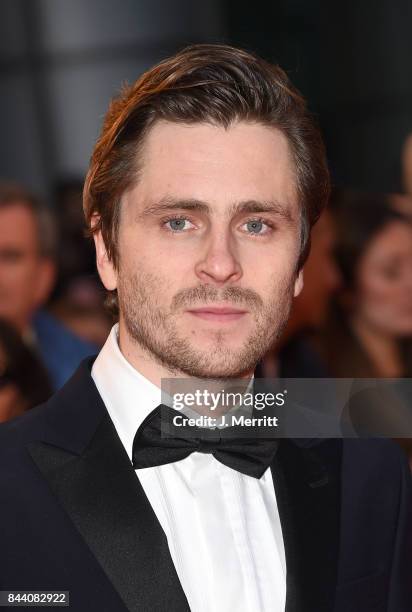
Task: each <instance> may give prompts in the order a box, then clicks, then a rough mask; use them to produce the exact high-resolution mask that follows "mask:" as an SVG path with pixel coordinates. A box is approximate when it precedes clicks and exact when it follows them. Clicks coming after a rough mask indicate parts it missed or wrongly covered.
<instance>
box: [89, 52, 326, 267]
mask: <svg viewBox="0 0 412 612" xmlns="http://www.w3.org/2000/svg"><path fill="white" fill-rule="evenodd" d="M160 119H163V120H167V121H173V122H181V123H186V124H187V123H201V122H203V123H213V124H217V125H222V126H224V127H226V128H227V127H229V126H230V125H231V124H232V123H233V122H235V121H237V120H245V121H251V122H258V123H262V124H264V125H268V126H272V127H276V128H278V129H279V130H281V131H282V132H283V133H284V134H285V136H286V137H287V139H288V142H289V145H290V148H291V151H292V155H293V159H294V162H295V166H296V176H297V189H298V193H299V197H300V200H301V204H302V221H303V222H302V224H301V225H302V228H301V255H300V259H299V267H301V266H302V265H303V263H304V261H305V259H306V257H307V255H308V252H309V247H310V228H311V226H312V225H313V224H314V223H315V222H316V221H317V219H318V217H319V215H320V213H321V211H322V209H323V207H324V205H325V203H326V201H327V198H328V195H329V173H328V168H327V163H326V156H325V150H324V146H323V143H322V138H321V136H320V133H319V130H318V128H317V127H316V125H315V123H314V121H313V119H312V117H311V116H310V114H309V112H308V110H307V108H306V104H305V101H304V99H303V98H302V96H301V95H300V93H299V92H298V91H297V90H296V89H295V88H294V86H293V85H292V84H291V83H290V81H289V79H288V77H287V76H286V74H285V73H284V72H283V70H281V68H279V67H278V66H274V65H271V64H269V63H268V62H266V61H264V60H262V59H260V58H259V57H257V56H255V55H253V54H251V53H248V52H246V51H243V50H241V49H236V48H234V47H230V46H227V45H211V44H201V45H194V46H191V47H187V48H186V49H183V50H182V51H180V52H179V53H177V54H176V55H175V56H173V57H171V58H169V59H166V60H164V61H163V62H161V63H160V64H158V65H157V66H155V67H153V68H152V69H150V70H149V71H148V72H146V73H144V74H143V75H142V76H141V77H140V79H138V80H137V81H136V82H135V83H134V84H133V85H131V86H128V87H126V88H124V89H123V91H122V92H121V94H120V96H119V97H118V98H115V99H114V100H113V101H112V102H111V104H110V107H109V110H108V112H107V115H106V117H105V120H104V123H103V128H102V133H101V135H100V138H99V139H98V141H97V143H96V146H95V149H94V151H93V155H92V158H91V162H90V168H89V172H88V174H87V177H86V182H85V186H84V193H83V206H84V212H85V216H86V222H87V224H88V226H89V227H90V228H91V233H94V232H96V231H99V230H101V232H102V235H103V239H104V242H105V245H106V248H107V252H108V256H109V257H110V258H111V259H112V261H113V263H114V265H117V263H118V253H117V248H116V239H117V229H118V224H119V212H120V198H121V196H122V194H123V193H124V192H125V191H126V190H127V189H129V188H130V187H132V185H133V184H134V183H136V181H137V180H138V173H139V166H138V159H139V151H140V150H141V148H142V144H143V142H144V138H145V136H146V135H147V133H148V131H149V129H150V128H151V126H153V124H154V123H155V122H156V121H157V120H160ZM94 215H97V223H96V224H95V225H94V226H93V227H92V218H93V216H94Z"/></svg>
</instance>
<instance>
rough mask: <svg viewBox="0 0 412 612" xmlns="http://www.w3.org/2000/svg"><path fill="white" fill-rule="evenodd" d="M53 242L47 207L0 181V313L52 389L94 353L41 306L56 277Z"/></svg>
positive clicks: (53, 237) (25, 192)
mask: <svg viewBox="0 0 412 612" xmlns="http://www.w3.org/2000/svg"><path fill="white" fill-rule="evenodd" d="M56 247H57V236H56V231H55V226H54V220H53V217H52V216H51V214H50V212H49V211H48V210H47V209H46V208H45V207H44V206H42V205H41V204H40V202H38V201H37V200H36V199H35V198H34V197H33V196H32V195H31V194H30V193H29V192H27V191H26V190H25V189H23V188H22V187H20V186H19V185H15V184H12V183H4V182H3V183H0V317H2V318H4V319H5V320H7V321H9V322H10V323H12V324H13V325H14V326H15V327H16V328H17V330H18V331H19V332H20V334H21V336H22V338H23V339H24V340H25V341H26V342H27V343H28V344H29V345H31V346H32V347H33V348H35V349H36V350H37V352H38V354H39V355H40V357H41V359H42V361H43V363H44V365H45V367H46V369H47V370H48V372H49V376H50V379H51V382H52V385H53V387H54V389H58V388H60V387H61V386H62V385H63V383H64V382H65V381H66V380H67V379H68V378H69V376H70V375H71V374H72V373H73V371H74V370H75V368H76V366H77V365H78V362H79V360H81V359H83V358H84V357H86V356H88V355H91V354H93V353H95V352H96V347H95V346H94V345H93V344H90V343H87V342H84V341H83V340H81V339H80V338H78V337H77V336H76V335H75V334H73V333H72V332H71V331H69V330H68V329H67V328H66V327H65V326H63V325H62V324H61V323H60V322H59V321H58V320H57V319H56V318H54V317H52V316H51V315H50V314H49V313H47V312H46V311H45V310H43V308H42V307H43V306H44V304H45V303H46V302H47V299H48V297H49V295H50V293H51V291H52V288H53V284H54V281H55V277H56V265H55V253H56Z"/></svg>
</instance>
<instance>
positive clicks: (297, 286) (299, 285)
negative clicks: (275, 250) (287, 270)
mask: <svg viewBox="0 0 412 612" xmlns="http://www.w3.org/2000/svg"><path fill="white" fill-rule="evenodd" d="M302 289H303V268H301V269H300V270H299V273H298V275H297V277H296V280H295V289H294V292H293V297H297V296H298V295H299V293H300V292H301V291H302Z"/></svg>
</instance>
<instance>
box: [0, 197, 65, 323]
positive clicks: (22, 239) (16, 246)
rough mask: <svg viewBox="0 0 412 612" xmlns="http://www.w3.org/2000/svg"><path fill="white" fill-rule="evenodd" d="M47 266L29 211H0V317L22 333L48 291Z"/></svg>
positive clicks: (16, 208)
mask: <svg viewBox="0 0 412 612" xmlns="http://www.w3.org/2000/svg"><path fill="white" fill-rule="evenodd" d="M51 266H52V264H51V262H48V261H46V260H45V259H44V258H42V257H40V255H39V246H38V234H37V228H36V222H35V219H34V216H33V213H32V212H31V211H30V210H29V208H28V207H27V206H26V205H25V204H24V203H19V202H16V203H13V204H10V205H6V206H4V207H0V316H1V317H4V318H5V319H7V320H8V321H10V322H11V323H13V324H14V325H15V326H16V327H18V328H19V329H21V330H22V331H23V330H25V328H26V327H27V326H28V324H29V320H30V317H31V315H32V313H33V311H34V310H35V309H36V308H37V307H38V306H39V305H40V304H41V302H42V301H43V300H44V299H45V298H46V295H47V293H48V291H49V289H50V284H51V282H52V276H53V275H52V269H51Z"/></svg>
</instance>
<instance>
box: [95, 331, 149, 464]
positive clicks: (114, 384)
mask: <svg viewBox="0 0 412 612" xmlns="http://www.w3.org/2000/svg"><path fill="white" fill-rule="evenodd" d="M91 375H92V378H93V380H94V383H95V385H96V387H97V390H98V391H99V393H100V395H101V397H102V399H103V402H104V403H105V405H106V408H107V411H108V413H109V415H110V418H111V419H112V421H113V423H114V426H115V427H116V430H117V433H118V435H119V438H120V440H121V442H122V443H123V446H124V447H125V449H126V452H127V454H128V455H129V458H130V459H131V456H132V447H133V439H134V436H135V433H136V431H137V429H138V427H139V425H140V424H141V423H142V421H143V420H144V419H145V418H146V417H147V415H148V414H150V412H152V410H154V409H155V408H156V406H158V405H159V404H160V403H161V390H160V388H159V387H157V386H156V385H154V384H153V383H151V382H150V381H149V380H148V379H147V378H145V377H144V376H143V375H142V374H140V373H139V372H138V371H137V370H136V369H135V368H134V367H133V366H132V365H131V364H130V363H129V362H128V361H127V359H126V358H125V357H124V355H123V354H122V352H121V350H120V347H119V342H118V323H116V324H115V325H114V326H113V327H112V329H111V331H110V334H109V336H108V338H107V340H106V342H105V344H104V346H103V348H102V350H101V351H100V353H99V355H98V356H97V358H96V360H95V362H94V364H93V367H92V372H91Z"/></svg>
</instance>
